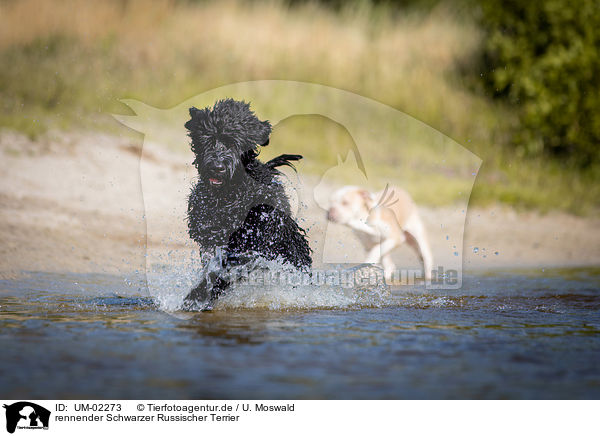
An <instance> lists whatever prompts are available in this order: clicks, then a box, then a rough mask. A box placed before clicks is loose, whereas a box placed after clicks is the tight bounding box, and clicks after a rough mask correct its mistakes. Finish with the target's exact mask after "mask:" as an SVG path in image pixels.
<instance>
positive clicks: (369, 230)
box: [348, 219, 381, 237]
mask: <svg viewBox="0 0 600 436" xmlns="http://www.w3.org/2000/svg"><path fill="white" fill-rule="evenodd" d="M348 226H349V227H350V228H352V229H354V230H356V231H359V232H363V233H366V234H368V235H371V236H378V237H379V236H381V233H380V232H378V231H377V230H376V229H374V228H373V227H371V226H370V225H368V224H367V223H366V222H364V221H361V220H359V219H354V220H351V221H349V222H348Z"/></svg>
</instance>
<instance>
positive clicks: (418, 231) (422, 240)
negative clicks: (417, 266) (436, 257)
mask: <svg viewBox="0 0 600 436" xmlns="http://www.w3.org/2000/svg"><path fill="white" fill-rule="evenodd" d="M404 230H405V231H406V232H408V233H409V235H410V236H411V237H412V238H408V243H409V245H411V246H412V247H413V248H414V249H415V251H416V252H417V254H418V255H419V258H420V259H421V260H422V261H423V270H424V271H425V280H426V281H431V270H432V268H433V255H432V254H431V249H430V248H429V242H428V241H427V234H426V233H425V226H423V223H422V222H421V219H420V218H419V216H418V215H417V214H413V215H412V216H411V217H410V218H409V219H408V221H407V223H406V226H405V227H404Z"/></svg>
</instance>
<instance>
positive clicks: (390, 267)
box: [381, 253, 396, 284]
mask: <svg viewBox="0 0 600 436" xmlns="http://www.w3.org/2000/svg"><path fill="white" fill-rule="evenodd" d="M381 265H382V266H383V276H384V277H385V281H386V282H387V283H388V284H389V283H390V282H391V281H392V274H393V273H394V269H396V265H394V262H393V261H392V256H390V255H389V253H388V254H386V255H385V256H383V257H382V258H381Z"/></svg>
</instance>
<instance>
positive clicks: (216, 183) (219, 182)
mask: <svg viewBox="0 0 600 436" xmlns="http://www.w3.org/2000/svg"><path fill="white" fill-rule="evenodd" d="M208 181H209V182H210V184H211V185H213V186H219V185H222V184H223V180H221V179H217V178H215V177H211V178H209V179H208Z"/></svg>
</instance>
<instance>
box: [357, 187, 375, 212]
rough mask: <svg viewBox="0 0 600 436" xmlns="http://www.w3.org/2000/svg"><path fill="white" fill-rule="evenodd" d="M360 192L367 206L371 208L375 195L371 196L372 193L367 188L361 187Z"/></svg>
mask: <svg viewBox="0 0 600 436" xmlns="http://www.w3.org/2000/svg"><path fill="white" fill-rule="evenodd" d="M358 194H359V195H360V196H361V198H362V199H363V201H364V202H365V204H366V205H367V207H368V208H371V207H372V205H373V197H372V196H371V193H370V192H369V191H367V190H366V189H359V190H358Z"/></svg>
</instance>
